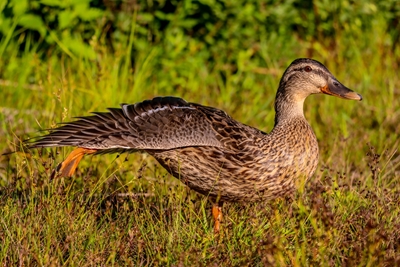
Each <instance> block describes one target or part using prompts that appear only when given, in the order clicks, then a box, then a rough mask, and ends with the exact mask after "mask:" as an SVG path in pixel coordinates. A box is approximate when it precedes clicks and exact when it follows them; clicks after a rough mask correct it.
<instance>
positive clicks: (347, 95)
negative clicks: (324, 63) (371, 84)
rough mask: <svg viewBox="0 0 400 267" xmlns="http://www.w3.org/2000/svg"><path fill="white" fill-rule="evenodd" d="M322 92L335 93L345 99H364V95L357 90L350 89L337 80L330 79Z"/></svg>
mask: <svg viewBox="0 0 400 267" xmlns="http://www.w3.org/2000/svg"><path fill="white" fill-rule="evenodd" d="M321 91H322V93H324V94H327V95H333V96H337V97H340V98H344V99H351V100H358V101H361V100H362V96H361V95H360V94H357V93H356V92H354V91H352V90H350V89H349V88H347V87H346V86H344V85H343V84H341V83H340V82H338V81H337V80H330V81H329V82H328V84H327V85H326V86H325V87H322V88H321Z"/></svg>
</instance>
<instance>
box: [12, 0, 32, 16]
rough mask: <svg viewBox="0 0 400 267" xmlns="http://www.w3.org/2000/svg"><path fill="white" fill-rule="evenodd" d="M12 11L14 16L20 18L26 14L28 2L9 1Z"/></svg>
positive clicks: (25, 0)
mask: <svg viewBox="0 0 400 267" xmlns="http://www.w3.org/2000/svg"><path fill="white" fill-rule="evenodd" d="M10 4H11V6H12V10H13V13H14V16H16V17H17V16H20V15H22V14H24V13H25V12H26V10H27V9H28V1H27V0H21V1H20V0H12V1H11V3H10Z"/></svg>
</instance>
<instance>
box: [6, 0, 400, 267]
mask: <svg viewBox="0 0 400 267" xmlns="http://www.w3.org/2000/svg"><path fill="white" fill-rule="evenodd" d="M0 10H1V13H0V92H1V95H2V98H1V99H0V111H1V113H0V152H1V153H5V152H8V151H15V150H18V149H19V148H20V140H21V139H24V138H27V137H28V136H35V135H37V134H39V133H37V130H40V129H46V128H51V127H54V126H56V123H57V122H62V121H70V120H71V118H72V117H73V116H80V115H87V114H88V112H90V111H102V110H104V109H105V108H106V107H115V106H118V104H119V103H123V102H128V103H134V102H137V101H141V100H143V99H146V98H152V97H154V96H156V95H177V96H181V97H184V98H185V99H187V100H189V101H193V102H198V103H202V104H205V105H211V106H215V107H219V108H221V109H224V110H226V111H227V112H228V113H229V114H230V115H232V116H233V117H234V118H236V119H238V120H239V121H242V122H244V123H246V124H250V125H253V126H257V127H258V128H260V129H263V130H265V131H269V130H270V129H271V128H272V126H273V117H274V114H273V112H272V111H273V101H274V96H275V91H276V88H277V84H278V82H279V78H280V76H281V75H282V73H283V71H284V70H285V68H286V67H287V66H288V64H290V62H291V61H292V60H294V59H295V58H299V57H312V58H315V59H317V60H319V61H321V62H322V63H324V64H326V66H327V67H328V68H329V69H330V70H331V71H332V73H334V75H336V76H337V78H338V79H339V80H340V81H341V82H343V83H344V84H345V85H347V86H348V87H350V88H352V89H354V90H355V91H357V92H358V93H360V94H362V95H363V97H364V100H363V101H362V102H361V103H354V102H350V101H349V102H347V101H343V100H341V99H336V98H332V97H327V96H312V97H310V99H307V101H306V106H305V114H306V117H307V118H308V120H309V121H310V123H311V125H312V127H313V128H314V130H315V132H316V135H317V138H318V140H319V145H320V151H321V156H320V157H321V159H320V169H319V170H318V171H317V173H316V174H315V175H314V177H313V178H312V179H311V181H309V182H308V183H307V184H306V185H305V187H304V188H301V189H300V190H299V192H298V193H297V194H296V196H294V197H293V199H278V200H276V201H271V202H268V203H256V204H248V205H239V204H227V205H226V206H225V207H224V208H225V214H226V217H225V221H224V226H223V227H224V228H223V233H222V234H221V236H219V237H215V236H213V234H212V230H211V228H212V225H211V223H210V212H209V205H210V204H209V203H208V202H207V201H206V198H205V197H203V196H199V195H197V194H195V193H193V192H190V191H189V190H187V189H186V188H185V187H183V186H182V185H181V184H180V183H179V182H178V181H177V180H176V179H174V178H172V177H170V176H169V175H168V174H167V173H166V172H165V171H164V170H163V169H161V168H160V167H159V166H158V165H157V164H156V163H155V162H154V161H153V160H152V159H150V158H149V157H147V156H146V155H140V154H139V155H130V156H129V158H128V156H126V155H123V156H121V157H117V156H116V155H109V156H101V157H88V158H87V159H86V160H85V161H84V162H82V164H81V167H80V170H79V171H78V173H77V175H76V177H74V178H73V179H55V180H51V179H50V177H51V172H52V170H53V169H54V168H55V166H56V165H57V164H58V163H59V162H60V161H62V159H63V158H65V155H66V154H67V153H68V151H70V150H68V149H54V150H41V151H38V152H35V151H33V152H31V153H23V152H19V153H15V154H11V155H6V156H1V157H0V186H1V188H0V207H1V208H0V242H1V244H0V261H1V262H2V263H3V265H16V264H20V265H26V266H31V265H51V264H54V265H80V266H84V265H107V266H108V265H124V264H127V265H129V264H130V265H132V264H135V265H163V266H165V265H211V264H216V265H221V266H222V265H246V264H248V265H251V266H254V265H260V266H263V265H275V266H276V265H280V266H286V265H293V266H306V265H324V266H325V265H329V266H331V265H340V266H346V265H347V266H354V265H361V266H377V265H386V266H396V265H400V255H399V252H398V251H399V249H400V231H399V229H400V219H399V218H400V216H399V213H400V208H399V207H400V199H399V197H400V185H399V183H398V181H399V177H400V154H399V143H400V141H399V139H400V138H399V136H400V123H399V121H400V80H399V74H398V73H399V64H400V46H399V41H400V5H399V4H398V2H397V1H396V0H384V1H368V0H365V1H349V0H339V1H333V2H332V1H327V0H316V1H300V0H299V1H296V0H291V1H290V0H289V1H279V0H278V1H277V0H269V1H268V0H262V1H259V0H258V1H256V0H254V1H244V0H223V1H222V0H221V1H214V0H199V1H194V0H186V1H154V0H153V1H151V0H147V1H142V0H141V1H139V0H135V1H134V0H126V1H111V0H108V1H106V0H104V1H89V0H79V1H78V0H65V1H61V0H41V1H34V0H9V1H6V0H2V1H0ZM126 159H129V162H126V161H127V160H126Z"/></svg>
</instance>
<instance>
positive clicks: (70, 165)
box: [57, 147, 97, 177]
mask: <svg viewBox="0 0 400 267" xmlns="http://www.w3.org/2000/svg"><path fill="white" fill-rule="evenodd" d="M96 151H97V150H95V149H88V148H82V147H79V148H77V149H75V150H73V151H72V152H71V154H69V156H68V157H67V158H66V159H65V160H64V161H63V162H62V163H61V164H60V165H58V167H57V169H58V170H57V171H58V173H59V176H61V177H71V176H72V175H74V173H75V170H76V167H78V164H79V162H80V161H81V159H82V158H83V156H84V155H86V154H93V153H95V152H96Z"/></svg>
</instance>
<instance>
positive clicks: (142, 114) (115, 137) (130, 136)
mask: <svg viewBox="0 0 400 267" xmlns="http://www.w3.org/2000/svg"><path fill="white" fill-rule="evenodd" d="M108 110H109V112H104V113H97V112H96V113H93V114H94V115H93V116H88V117H78V120H77V121H74V122H69V123H66V124H64V125H63V126H61V127H59V128H55V129H53V130H50V133H49V134H48V135H45V136H42V137H39V139H38V140H36V141H33V142H31V143H30V144H28V146H29V147H30V148H37V147H60V146H75V147H82V148H87V149H93V150H98V152H100V153H101V151H103V152H106V153H108V152H115V151H126V150H152V149H154V150H168V149H174V148H180V147H188V146H214V147H222V146H223V145H224V143H226V142H227V140H226V136H227V135H229V134H232V131H231V130H229V129H230V128H232V123H231V121H233V120H232V119H231V118H230V117H229V116H228V115H227V114H226V113H225V112H223V111H221V110H218V109H214V108H209V107H204V106H201V105H197V104H192V103H188V102H186V101H185V100H183V99H181V98H175V97H157V98H154V99H152V100H146V101H143V102H140V103H136V104H133V105H127V104H122V105H121V108H110V109H108Z"/></svg>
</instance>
